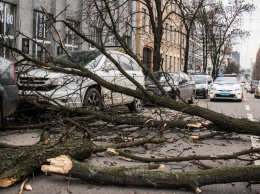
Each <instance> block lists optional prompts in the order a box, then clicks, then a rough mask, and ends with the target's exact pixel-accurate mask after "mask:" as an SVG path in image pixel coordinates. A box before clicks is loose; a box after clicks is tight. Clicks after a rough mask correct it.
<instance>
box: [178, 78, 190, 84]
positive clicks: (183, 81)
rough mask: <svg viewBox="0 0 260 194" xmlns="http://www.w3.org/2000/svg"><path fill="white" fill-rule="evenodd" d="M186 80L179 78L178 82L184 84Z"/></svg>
mask: <svg viewBox="0 0 260 194" xmlns="http://www.w3.org/2000/svg"><path fill="white" fill-rule="evenodd" d="M187 82H188V80H186V79H182V80H180V82H179V83H180V84H185V83H187Z"/></svg>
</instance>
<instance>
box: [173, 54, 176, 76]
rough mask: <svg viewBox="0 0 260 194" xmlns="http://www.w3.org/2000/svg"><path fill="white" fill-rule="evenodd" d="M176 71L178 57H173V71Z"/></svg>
mask: <svg viewBox="0 0 260 194" xmlns="http://www.w3.org/2000/svg"><path fill="white" fill-rule="evenodd" d="M175 71H176V57H174V58H173V72H175Z"/></svg>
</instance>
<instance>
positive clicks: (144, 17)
mask: <svg viewBox="0 0 260 194" xmlns="http://www.w3.org/2000/svg"><path fill="white" fill-rule="evenodd" d="M142 25H143V26H142V29H143V31H144V32H145V27H146V9H143V18H142Z"/></svg>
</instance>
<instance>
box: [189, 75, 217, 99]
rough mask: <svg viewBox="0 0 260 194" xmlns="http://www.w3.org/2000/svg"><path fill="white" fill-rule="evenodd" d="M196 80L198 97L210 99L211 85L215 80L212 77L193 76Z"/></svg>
mask: <svg viewBox="0 0 260 194" xmlns="http://www.w3.org/2000/svg"><path fill="white" fill-rule="evenodd" d="M193 76H194V79H195V86H196V97H203V98H205V99H207V98H208V93H209V90H210V84H211V83H212V82H213V79H212V77H211V76H210V75H193Z"/></svg>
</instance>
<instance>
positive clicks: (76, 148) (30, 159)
mask: <svg viewBox="0 0 260 194" xmlns="http://www.w3.org/2000/svg"><path fill="white" fill-rule="evenodd" d="M92 151H93V146H92V143H91V142H90V141H89V140H88V139H86V138H80V139H72V140H68V141H65V142H58V143H50V144H41V143H38V144H36V145H32V146H24V147H19V148H18V147H14V148H4V149H1V152H0V161H1V163H0V187H8V186H10V185H12V184H14V183H15V182H17V181H19V180H21V179H23V178H24V177H26V176H28V175H29V174H30V173H32V172H35V171H36V170H37V169H40V167H41V165H43V164H45V163H46V159H47V158H51V157H56V156H59V155H61V154H66V155H69V156H71V157H72V158H75V159H76V160H83V159H85V158H88V157H90V156H91V154H92Z"/></svg>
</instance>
